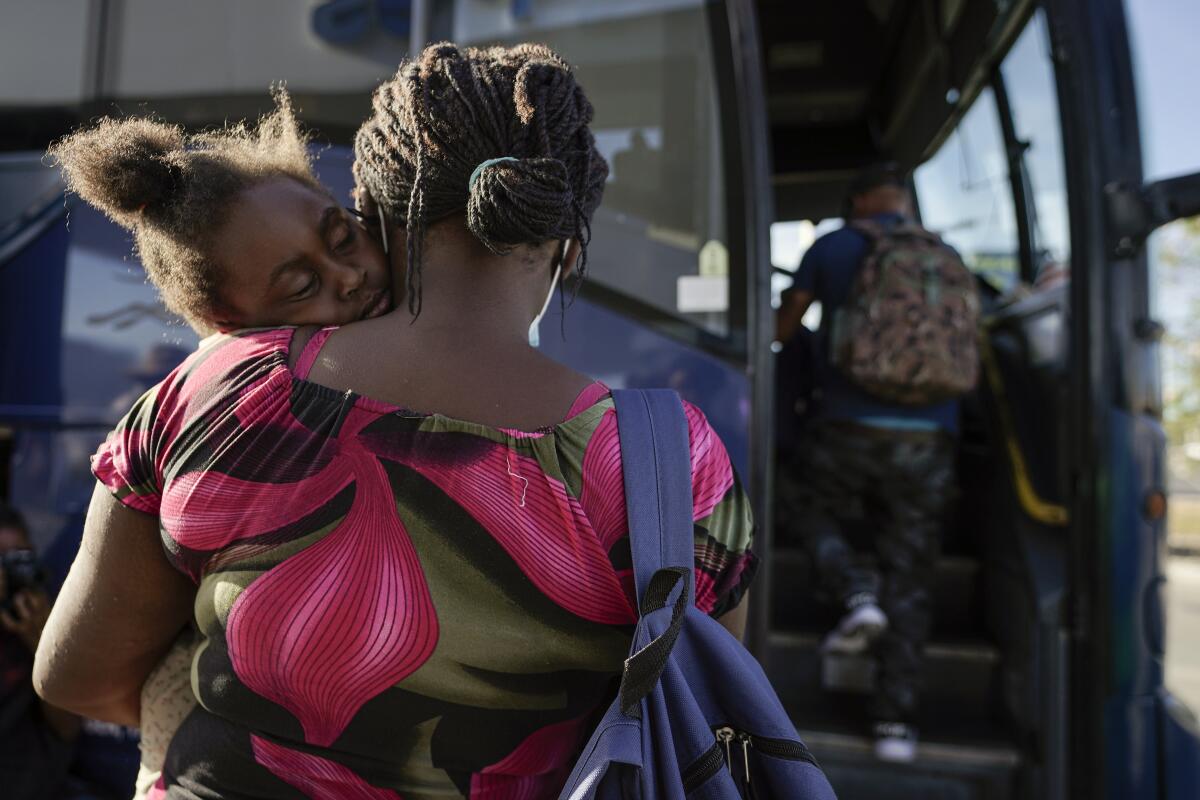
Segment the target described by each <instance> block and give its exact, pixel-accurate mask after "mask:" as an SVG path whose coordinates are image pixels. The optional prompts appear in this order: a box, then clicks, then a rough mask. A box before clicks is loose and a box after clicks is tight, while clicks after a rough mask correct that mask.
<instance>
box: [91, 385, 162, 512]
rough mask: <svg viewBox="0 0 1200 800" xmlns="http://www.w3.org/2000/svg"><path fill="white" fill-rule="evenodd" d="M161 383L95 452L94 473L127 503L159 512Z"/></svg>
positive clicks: (160, 488) (143, 398)
mask: <svg viewBox="0 0 1200 800" xmlns="http://www.w3.org/2000/svg"><path fill="white" fill-rule="evenodd" d="M163 386H164V384H159V385H157V386H155V387H153V388H151V389H150V390H148V391H147V392H146V393H145V394H143V395H142V396H141V397H139V398H138V400H137V402H135V403H134V404H133V408H131V409H130V410H129V413H128V414H126V415H125V417H124V418H123V419H122V420H121V421H120V422H118V423H117V426H116V427H115V428H114V429H113V430H112V432H111V433H109V435H108V438H107V439H105V440H104V443H103V444H101V445H100V449H99V450H97V451H96V454H95V455H94V456H92V474H93V475H95V476H96V479H97V480H98V481H100V483H101V484H103V485H104V487H105V488H106V489H108V491H109V492H111V493H112V495H113V496H114V497H116V498H117V500H119V501H121V503H123V504H124V505H126V506H128V507H130V508H132V509H135V510H137V511H143V512H145V513H147V514H155V515H157V514H158V508H159V501H160V499H161V496H162V472H161V470H160V469H159V468H158V465H157V463H156V458H155V446H154V443H155V441H156V440H157V437H156V436H155V421H156V419H159V411H160V408H161V403H160V402H159V395H160V393H162V391H163Z"/></svg>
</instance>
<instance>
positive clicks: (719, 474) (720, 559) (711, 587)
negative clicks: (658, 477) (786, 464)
mask: <svg viewBox="0 0 1200 800" xmlns="http://www.w3.org/2000/svg"><path fill="white" fill-rule="evenodd" d="M684 410H685V411H686V413H687V420H688V439H689V446H690V449H691V457H692V504H693V520H694V528H693V534H694V537H695V556H696V562H695V563H696V607H697V608H699V609H700V610H701V611H703V612H705V613H706V614H709V615H711V616H713V617H720V616H722V615H724V614H727V613H728V612H730V611H732V610H733V609H734V608H736V607H737V606H738V604H739V603H741V601H742V598H743V597H744V596H745V594H746V590H747V589H748V588H749V587H750V583H751V582H752V581H753V580H754V574H755V571H756V570H757V567H758V558H757V557H756V556H755V554H754V551H753V550H752V548H751V545H752V544H753V541H754V516H753V513H752V512H751V509H750V498H749V497H748V496H747V495H746V492H745V489H743V487H742V484H741V481H740V480H739V479H738V476H737V474H736V473H735V472H734V469H733V465H732V464H731V463H730V461H729V454H728V453H727V452H726V450H725V445H724V444H723V443H722V442H721V439H720V437H718V436H717V434H716V432H715V431H714V430H713V429H712V426H711V425H709V423H708V420H707V419H706V418H705V416H704V414H703V412H701V411H700V409H698V408H696V407H695V406H693V405H691V404H690V403H684Z"/></svg>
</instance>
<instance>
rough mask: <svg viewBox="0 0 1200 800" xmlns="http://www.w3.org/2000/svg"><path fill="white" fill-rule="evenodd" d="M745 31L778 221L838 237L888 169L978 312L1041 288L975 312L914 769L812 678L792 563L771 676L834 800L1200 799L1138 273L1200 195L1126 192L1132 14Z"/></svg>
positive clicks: (1003, 16)
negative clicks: (967, 270) (955, 501)
mask: <svg viewBox="0 0 1200 800" xmlns="http://www.w3.org/2000/svg"><path fill="white" fill-rule="evenodd" d="M758 6H759V13H760V15H761V16H762V17H763V19H762V31H763V35H764V37H765V42H764V47H763V49H764V51H766V52H768V53H769V54H770V57H769V58H768V63H767V76H766V82H767V86H768V92H767V94H768V107H769V108H770V109H771V127H772V138H773V142H772V149H773V152H774V154H775V163H774V165H773V172H774V185H775V189H776V207H777V208H778V209H779V212H780V219H781V220H809V221H811V222H814V223H815V222H818V221H819V220H822V219H823V218H826V217H834V216H838V215H839V207H840V200H841V192H842V191H843V190H844V187H845V185H846V182H847V181H848V179H849V177H850V176H852V175H853V172H854V169H855V168H856V167H857V166H861V165H864V164H867V163H870V162H872V161H878V160H882V159H894V160H897V161H900V162H901V163H903V164H905V165H907V166H910V167H916V175H915V182H914V188H915V191H916V199H917V202H918V205H919V207H920V213H921V215H922V217H923V219H924V221H925V223H926V225H928V226H929V227H930V228H932V229H934V230H939V231H941V232H942V233H943V234H944V235H945V236H946V238H947V240H948V241H949V242H950V243H951V244H953V245H955V246H956V247H957V248H959V250H960V252H963V253H964V255H965V256H966V258H967V261H968V263H969V264H971V266H972V267H973V268H974V269H975V270H976V272H977V274H978V275H979V276H980V279H981V288H982V289H983V290H984V291H985V294H986V296H987V298H988V299H989V300H991V301H997V300H999V299H1000V298H1001V296H1003V295H1006V294H1010V293H1011V290H1012V289H1013V288H1014V287H1015V286H1016V284H1017V283H1018V281H1020V282H1023V283H1026V284H1031V283H1033V282H1034V281H1035V280H1038V281H1039V285H1038V286H1037V288H1036V289H1035V290H1034V291H1032V292H1027V294H1026V296H1024V297H1023V298H1022V299H1019V300H1017V301H1015V302H1012V301H1011V300H1012V297H1009V298H1006V300H1005V302H1004V303H1002V304H999V303H994V302H993V303H990V304H989V305H991V311H990V313H989V315H988V323H987V325H986V327H985V330H984V332H983V333H984V336H983V342H984V346H983V361H984V370H983V372H984V376H985V377H984V380H983V381H982V383H981V386H980V389H979V391H978V397H976V398H972V399H971V400H970V401H969V402H968V406H974V408H968V412H974V413H973V414H971V413H968V415H967V416H968V418H967V419H966V420H965V421H964V427H963V435H962V443H961V455H960V476H961V483H962V490H963V502H962V504H961V505H962V507H963V508H962V513H960V518H959V520H958V521H957V524H955V525H951V526H950V527H949V529H948V536H947V542H946V553H945V556H944V558H943V559H942V560H941V561H940V562H939V565H938V569H937V571H936V578H935V586H934V587H933V596H934V597H933V602H934V604H935V608H936V610H935V620H934V635H933V638H932V639H931V641H930V643H929V645H928V647H927V648H926V653H925V655H926V663H925V671H924V686H925V694H924V695H923V697H924V701H923V707H924V712H923V716H922V718H921V719H918V727H919V728H921V731H922V742H923V744H922V747H921V749H920V755H919V757H918V760H917V762H916V763H915V764H911V765H899V766H895V765H886V764H881V763H880V762H878V761H876V760H875V759H874V758H873V756H872V755H871V749H870V740H869V738H868V737H867V736H865V733H866V730H867V726H866V725H865V724H864V723H865V722H867V720H863V719H861V718H860V716H859V715H860V714H861V712H859V711H857V707H858V705H861V704H856V703H854V702H846V701H847V700H853V699H854V695H858V696H860V697H861V694H862V693H863V692H865V691H869V689H870V687H871V684H872V681H873V675H872V674H871V672H870V669H869V666H870V665H869V664H862V663H843V664H831V663H830V660H829V659H822V658H821V657H820V656H819V655H818V653H817V651H816V645H817V642H818V641H819V636H820V635H821V633H822V632H823V630H824V629H826V626H828V625H829V624H830V622H831V620H830V619H823V618H821V617H820V615H819V614H817V613H815V612H814V609H815V608H816V607H817V604H816V602H815V601H816V599H817V598H815V597H814V596H813V595H812V593H811V592H810V591H808V589H807V588H806V577H807V576H806V573H805V559H804V557H803V554H802V553H800V552H797V551H796V549H795V548H790V547H786V546H784V547H777V548H776V549H775V550H774V551H773V552H772V553H771V561H772V562H773V572H774V573H775V580H774V587H775V591H774V597H773V598H772V603H771V611H772V615H771V623H772V634H771V638H770V644H771V646H770V647H769V648H768V651H767V664H768V670H769V673H770V674H771V676H772V679H773V680H775V681H776V683H777V685H778V687H779V688H780V691H781V693H782V694H783V695H784V697H785V699H786V700H787V702H788V704H789V709H790V710H791V711H792V713H793V718H794V719H795V720H796V722H797V725H798V726H799V727H800V728H801V730H802V732H804V734H805V738H806V741H807V742H808V743H809V745H810V747H812V749H813V750H814V752H815V753H816V754H817V756H818V757H819V758H821V759H822V763H823V765H824V766H825V767H826V769H827V772H828V773H829V775H830V778H831V781H832V782H833V783H834V786H835V788H836V789H837V790H838V791H839V794H840V795H841V796H843V797H844V798H853V797H876V796H880V795H881V794H883V793H886V794H887V796H889V797H927V796H930V795H931V794H938V795H939V796H941V793H945V794H946V796H956V797H958V796H961V797H980V798H985V797H986V798H1007V797H1039V798H1060V797H1068V796H1096V797H1101V796H1107V797H1135V796H1136V797H1153V796H1160V797H1169V798H1175V797H1180V798H1182V797H1195V796H1200V789H1197V770H1198V768H1200V767H1198V766H1197V765H1198V764H1200V759H1198V758H1197V753H1198V748H1200V743H1198V740H1197V736H1196V731H1195V727H1194V721H1191V720H1190V719H1189V717H1188V715H1187V714H1186V712H1185V711H1184V710H1182V709H1181V707H1180V706H1179V705H1178V704H1177V703H1175V702H1174V701H1173V700H1172V699H1171V698H1170V696H1169V695H1168V694H1167V693H1166V692H1165V691H1164V690H1163V686H1162V667H1161V654H1162V645H1163V642H1162V632H1163V628H1162V608H1161V601H1160V598H1159V591H1160V589H1161V585H1162V577H1161V564H1160V556H1159V551H1160V548H1161V546H1162V543H1163V526H1162V521H1161V519H1155V518H1152V516H1151V515H1147V514H1146V513H1144V509H1146V505H1145V501H1146V499H1147V498H1149V497H1152V496H1153V493H1154V492H1156V491H1159V490H1161V489H1162V488H1163V486H1164V482H1163V437H1162V432H1161V427H1160V425H1159V416H1160V412H1161V408H1160V397H1159V393H1160V392H1159V375H1158V372H1157V353H1156V337H1157V336H1158V335H1159V334H1160V333H1161V326H1159V325H1157V324H1156V323H1155V322H1154V320H1152V319H1151V317H1150V306H1149V302H1148V295H1149V291H1148V276H1147V264H1146V258H1145V254H1144V252H1142V248H1141V243H1142V242H1143V241H1144V239H1145V237H1146V235H1147V234H1148V233H1149V232H1150V231H1151V230H1152V229H1153V227H1154V226H1156V225H1158V224H1161V223H1162V222H1163V221H1166V220H1167V219H1170V218H1173V217H1175V216H1179V215H1181V214H1185V213H1195V211H1196V182H1195V181H1192V180H1189V179H1181V180H1180V181H1178V182H1174V183H1163V184H1156V185H1154V186H1150V187H1143V186H1142V172H1141V163H1140V146H1139V137H1138V133H1139V131H1138V119H1137V113H1136V104H1135V92H1134V83H1133V75H1132V69H1131V65H1130V59H1129V50H1128V44H1127V41H1126V32H1125V20H1124V7H1123V4H1122V3H1121V2H1119V0H1105V2H1100V3H1095V2H1086V1H1085V0H1058V1H1055V0H1050V1H1049V2H1045V3H1036V2H1024V3H1022V2H1017V3H1010V4H994V3H989V2H954V3H917V4H905V5H899V4H873V5H870V4H864V5H863V6H862V7H860V6H859V5H858V4H846V5H844V6H838V7H837V8H834V7H832V6H827V7H821V8H818V9H813V10H812V12H811V13H810V14H809V15H808V17H807V20H806V25H805V26H803V28H801V27H799V26H797V25H796V23H795V20H794V19H792V18H791V17H790V16H789V15H788V14H785V13H784V12H783V11H782V10H781V9H780V8H779V7H778V6H776V4H773V3H767V2H763V3H759V4H758ZM845 31H850V32H851V33H849V34H846V33H845ZM1060 129H1061V134H1060ZM1055 272H1057V274H1058V283H1057V285H1056V286H1054V285H1051V284H1050V283H1049V282H1046V281H1045V280H1044V279H1045V278H1046V277H1047V276H1049V275H1052V274H1053V273H1055ZM1068 275H1069V276H1070V277H1069V279H1067V276H1068ZM972 417H973V419H972ZM780 469H782V467H780ZM779 541H782V540H779ZM1101 765H1102V766H1101Z"/></svg>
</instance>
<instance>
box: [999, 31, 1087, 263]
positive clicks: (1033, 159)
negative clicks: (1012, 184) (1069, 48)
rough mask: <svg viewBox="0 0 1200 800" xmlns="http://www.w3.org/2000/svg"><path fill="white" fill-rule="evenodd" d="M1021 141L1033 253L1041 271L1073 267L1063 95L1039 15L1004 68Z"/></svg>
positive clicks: (1010, 53)
mask: <svg viewBox="0 0 1200 800" xmlns="http://www.w3.org/2000/svg"><path fill="white" fill-rule="evenodd" d="M1000 73H1001V75H1002V76H1003V78H1004V85H1005V88H1006V89H1007V92H1008V102H1009V104H1010V106H1011V107H1012V116H1013V126H1014V127H1015V129H1016V134H1017V138H1018V139H1020V140H1021V142H1023V143H1024V144H1025V152H1024V161H1025V177H1026V180H1027V181H1028V186H1029V193H1028V196H1029V200H1030V202H1031V203H1032V205H1033V208H1032V211H1033V214H1034V216H1033V219H1034V221H1035V225H1034V228H1033V251H1034V258H1035V265H1036V266H1037V267H1038V268H1039V271H1040V270H1041V269H1043V268H1044V267H1046V266H1047V265H1049V264H1058V265H1061V266H1062V267H1068V266H1069V265H1068V259H1069V258H1070V255H1071V245H1070V241H1069V236H1070V234H1069V226H1068V220H1067V178H1066V171H1065V170H1064V168H1063V153H1062V131H1061V128H1060V125H1059V117H1058V91H1057V90H1056V89H1055V85H1054V66H1053V63H1052V62H1051V60H1050V38H1049V32H1048V31H1047V29H1046V20H1045V17H1044V16H1043V14H1042V12H1041V11H1038V12H1037V13H1036V14H1035V15H1034V16H1033V18H1032V19H1031V20H1030V21H1029V25H1027V26H1026V28H1025V31H1024V32H1023V33H1022V34H1021V37H1020V38H1019V39H1017V42H1016V44H1015V45H1013V48H1012V50H1011V51H1009V54H1008V56H1007V57H1006V58H1005V59H1004V63H1003V64H1001V66H1000Z"/></svg>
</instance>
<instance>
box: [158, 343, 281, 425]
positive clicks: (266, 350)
mask: <svg viewBox="0 0 1200 800" xmlns="http://www.w3.org/2000/svg"><path fill="white" fill-rule="evenodd" d="M294 331H295V329H294V328H290V327H289V328H255V329H247V330H238V331H232V332H229V333H218V334H213V335H212V336H209V337H207V338H206V339H203V340H201V342H200V344H199V345H198V346H197V348H196V350H195V352H193V353H192V354H191V355H189V356H188V357H187V358H186V359H184V360H183V362H182V363H181V364H180V365H179V366H178V367H176V368H175V369H174V370H173V371H172V372H171V373H170V374H168V375H167V377H166V378H165V379H163V381H162V383H160V384H159V385H158V386H155V387H154V388H152V389H151V390H150V391H149V392H147V396H144V397H143V399H142V402H143V403H144V402H146V401H148V400H150V401H152V402H153V403H154V405H155V406H157V407H158V411H159V413H162V414H169V413H171V412H172V411H183V410H185V409H187V408H190V407H194V406H195V405H196V404H197V403H201V404H207V403H211V402H213V401H216V400H218V399H222V398H224V399H225V400H227V399H228V397H229V396H231V395H237V396H239V397H242V396H245V395H246V394H247V393H248V391H249V390H250V389H252V388H253V387H254V386H256V385H258V384H262V383H264V382H268V381H272V382H273V381H277V380H286V379H287V378H288V377H289V373H288V369H287V355H288V346H289V344H290V342H291V338H292V334H293V333H294ZM189 416H190V415H189Z"/></svg>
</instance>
